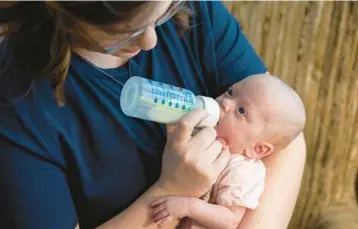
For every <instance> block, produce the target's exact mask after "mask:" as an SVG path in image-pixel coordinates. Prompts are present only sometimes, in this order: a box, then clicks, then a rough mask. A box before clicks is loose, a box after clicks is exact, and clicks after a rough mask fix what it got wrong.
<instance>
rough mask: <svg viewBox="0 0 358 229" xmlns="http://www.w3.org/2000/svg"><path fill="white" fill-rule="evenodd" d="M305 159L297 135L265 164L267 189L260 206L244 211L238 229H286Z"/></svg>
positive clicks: (304, 150)
mask: <svg viewBox="0 0 358 229" xmlns="http://www.w3.org/2000/svg"><path fill="white" fill-rule="evenodd" d="M305 159H306V144H305V140H304V135H303V133H302V134H300V135H299V136H298V137H297V138H296V139H295V140H294V141H293V142H292V143H291V144H290V145H289V146H288V147H286V149H284V150H282V152H280V153H277V154H273V155H271V156H269V157H268V158H267V159H265V160H264V163H265V165H266V167H267V177H266V186H265V190H264V193H263V194H262V197H261V199H260V205H259V206H258V208H256V209H255V210H254V211H253V210H247V211H246V213H245V215H244V217H243V219H242V222H241V224H240V226H239V227H238V229H267V228H270V229H271V228H274V229H286V228H287V226H288V224H289V222H290V218H291V215H292V212H293V210H294V206H295V204H296V200H297V196H298V192H299V189H300V185H301V180H302V174H303V170H304V164H305Z"/></svg>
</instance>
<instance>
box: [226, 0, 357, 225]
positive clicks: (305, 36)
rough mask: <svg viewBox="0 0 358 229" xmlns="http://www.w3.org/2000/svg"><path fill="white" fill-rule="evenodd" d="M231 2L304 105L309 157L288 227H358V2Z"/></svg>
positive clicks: (271, 66) (267, 59)
mask: <svg viewBox="0 0 358 229" xmlns="http://www.w3.org/2000/svg"><path fill="white" fill-rule="evenodd" d="M225 4H226V6H227V7H228V9H229V10H230V11H231V12H232V14H233V15H234V16H235V17H236V18H237V19H238V20H239V22H240V24H241V26H242V27H243V31H244V33H245V34H246V36H247V37H248V39H249V40H250V41H251V43H252V44H253V46H254V48H255V49H256V51H257V52H258V53H259V55H260V56H261V57H262V58H263V60H264V61H265V63H266V64H267V67H268V69H269V71H270V72H271V73H273V74H274V75H277V76H279V77H280V78H281V79H283V80H284V81H285V82H286V83H288V84H289V85H291V86H292V87H294V88H295V89H296V90H297V92H298V93H299V94H300V96H301V97H302V99H303V100H304V103H305V105H306V112H307V116H308V120H307V125H306V128H305V136H306V141H307V147H308V155H307V164H306V168H305V174H304V178H303V184H302V188H301V191H300V196H299V199H298V202H297V206H296V209H295V212H294V215H293V218H292V220H291V224H290V227H289V228H290V229H309V228H327V229H328V228H337V229H338V228H340V229H351V228H358V210H357V206H356V198H355V191H354V181H355V176H356V173H357V167H358V2H332V1H330V2H321V1H320V2H241V1H238V2H236V1H228V2H225ZM349 217H350V218H349ZM354 220H355V221H354Z"/></svg>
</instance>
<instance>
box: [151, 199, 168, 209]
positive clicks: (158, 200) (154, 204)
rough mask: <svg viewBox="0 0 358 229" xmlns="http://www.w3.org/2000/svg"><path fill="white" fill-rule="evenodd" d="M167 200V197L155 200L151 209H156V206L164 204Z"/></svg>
mask: <svg viewBox="0 0 358 229" xmlns="http://www.w3.org/2000/svg"><path fill="white" fill-rule="evenodd" d="M166 200H167V198H166V197H160V198H158V199H156V200H154V201H153V202H152V203H150V206H151V207H155V206H157V205H159V204H162V203H164V202H165V201H166Z"/></svg>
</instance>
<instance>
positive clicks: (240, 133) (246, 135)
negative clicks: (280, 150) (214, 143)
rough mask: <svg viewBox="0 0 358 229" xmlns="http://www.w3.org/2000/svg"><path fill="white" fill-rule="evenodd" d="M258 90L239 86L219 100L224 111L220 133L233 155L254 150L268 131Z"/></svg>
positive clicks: (217, 127) (221, 114) (233, 87)
mask: <svg viewBox="0 0 358 229" xmlns="http://www.w3.org/2000/svg"><path fill="white" fill-rule="evenodd" d="M257 89H258V88H255V87H253V86H252V85H244V84H242V83H236V84H235V85H233V86H232V87H231V88H230V89H228V91H227V92H225V93H224V94H222V95H221V96H219V97H218V98H217V99H216V101H217V102H218V103H219V105H220V109H221V112H220V119H219V122H218V124H217V126H216V131H217V134H218V137H219V138H222V139H223V140H224V141H225V142H226V144H227V145H228V146H229V148H230V151H232V152H237V153H241V152H242V151H243V150H244V149H248V148H251V147H253V146H254V145H255V143H257V141H258V140H259V135H260V133H261V132H262V130H263V129H264V127H265V123H264V118H263V114H262V112H260V105H261V102H260V93H259V91H258V90H257ZM261 99H262V98H261ZM261 111H262V110H261Z"/></svg>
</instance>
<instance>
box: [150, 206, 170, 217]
mask: <svg viewBox="0 0 358 229" xmlns="http://www.w3.org/2000/svg"><path fill="white" fill-rule="evenodd" d="M160 212H168V211H167V209H166V208H165V205H164V204H161V205H159V206H157V207H155V208H154V209H153V213H152V215H153V218H154V217H155V216H157V215H158V214H159V213H160Z"/></svg>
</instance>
